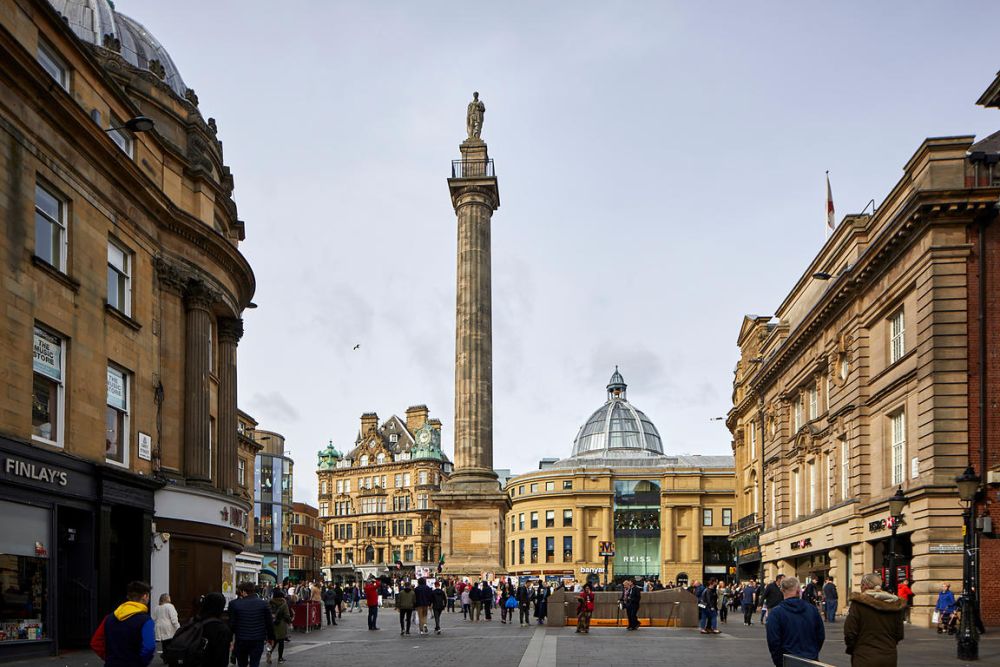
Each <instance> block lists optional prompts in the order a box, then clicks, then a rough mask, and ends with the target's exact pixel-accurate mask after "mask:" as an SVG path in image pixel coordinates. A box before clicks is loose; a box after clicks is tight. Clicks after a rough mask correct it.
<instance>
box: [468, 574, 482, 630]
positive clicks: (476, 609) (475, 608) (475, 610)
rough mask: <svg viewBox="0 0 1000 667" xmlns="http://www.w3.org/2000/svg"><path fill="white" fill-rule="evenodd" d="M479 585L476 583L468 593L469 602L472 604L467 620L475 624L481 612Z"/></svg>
mask: <svg viewBox="0 0 1000 667" xmlns="http://www.w3.org/2000/svg"><path fill="white" fill-rule="evenodd" d="M479 583H480V582H476V584H475V585H474V586H473V587H472V590H470V591H469V600H470V601H471V602H472V611H471V612H470V614H469V620H470V621H473V622H477V621H478V620H479V617H480V615H481V614H482V612H483V589H482V587H481V586H480V585H479Z"/></svg>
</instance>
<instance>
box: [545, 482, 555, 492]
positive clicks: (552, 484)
mask: <svg viewBox="0 0 1000 667" xmlns="http://www.w3.org/2000/svg"><path fill="white" fill-rule="evenodd" d="M545 490H546V491H555V490H556V483H555V482H545Z"/></svg>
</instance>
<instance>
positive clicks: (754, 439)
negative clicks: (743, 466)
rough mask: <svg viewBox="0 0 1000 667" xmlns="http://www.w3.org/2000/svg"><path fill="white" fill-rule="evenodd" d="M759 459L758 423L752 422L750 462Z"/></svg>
mask: <svg viewBox="0 0 1000 667" xmlns="http://www.w3.org/2000/svg"><path fill="white" fill-rule="evenodd" d="M755 458H757V423H756V422H750V460H751V461H753V460H754V459H755Z"/></svg>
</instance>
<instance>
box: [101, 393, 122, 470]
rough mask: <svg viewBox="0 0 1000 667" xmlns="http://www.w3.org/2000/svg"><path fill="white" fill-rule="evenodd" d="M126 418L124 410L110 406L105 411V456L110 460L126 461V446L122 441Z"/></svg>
mask: <svg viewBox="0 0 1000 667" xmlns="http://www.w3.org/2000/svg"><path fill="white" fill-rule="evenodd" d="M124 418H125V415H124V414H123V413H122V412H120V411H118V410H116V409H115V408H113V407H111V406H108V408H107V410H106V413H105V430H106V434H105V456H106V457H107V458H108V459H109V460H111V461H117V462H118V463H124V461H125V452H124V449H125V447H124V442H122V435H123V431H124V430H125V429H124Z"/></svg>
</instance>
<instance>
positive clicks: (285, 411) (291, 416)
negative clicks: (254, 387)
mask: <svg viewBox="0 0 1000 667" xmlns="http://www.w3.org/2000/svg"><path fill="white" fill-rule="evenodd" d="M248 405H249V406H250V412H251V414H253V415H254V416H255V417H256V419H257V421H258V422H260V423H261V425H264V424H265V423H271V422H273V423H287V422H294V421H297V420H298V418H299V412H298V410H296V409H295V407H294V406H293V405H292V404H291V403H290V402H289V401H288V399H286V398H285V396H284V395H283V394H281V393H280V392H277V391H269V392H267V393H256V394H254V395H253V396H252V397H251V398H250V400H249V401H248Z"/></svg>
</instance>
